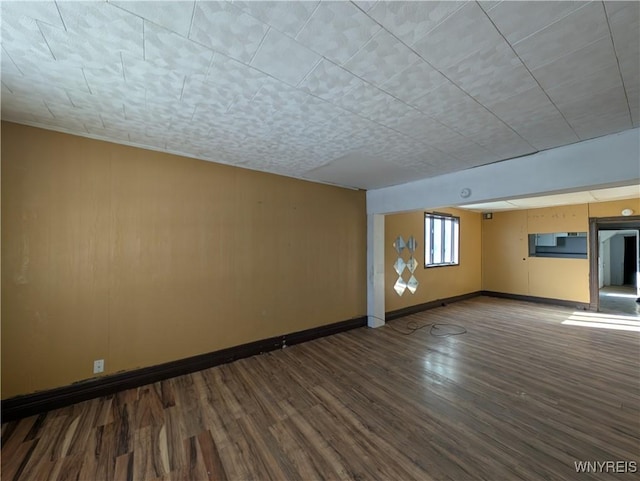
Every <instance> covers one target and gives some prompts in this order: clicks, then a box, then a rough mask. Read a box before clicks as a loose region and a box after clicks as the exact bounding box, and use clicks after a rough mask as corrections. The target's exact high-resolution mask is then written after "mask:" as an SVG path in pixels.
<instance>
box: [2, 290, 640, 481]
mask: <svg viewBox="0 0 640 481" xmlns="http://www.w3.org/2000/svg"><path fill="white" fill-rule="evenodd" d="M573 313H574V311H572V310H570V309H566V308H558V307H551V306H546V305H545V306H543V305H537V304H530V303H525V302H518V301H511V300H504V299H493V298H486V297H479V298H475V299H471V300H467V301H463V302H460V303H456V304H452V305H450V306H446V307H442V308H438V309H433V310H430V311H426V312H423V313H420V314H415V315H412V316H408V317H406V318H403V319H398V320H396V321H392V322H390V323H389V324H388V325H387V326H385V327H383V328H380V329H367V328H361V329H355V330H352V331H348V332H345V333H341V334H337V335H335V336H331V337H326V338H322V339H318V340H316V341H312V342H309V343H305V344H301V345H298V346H294V347H290V348H286V349H284V350H281V351H274V352H271V353H269V354H265V355H262V356H256V357H253V358H249V359H244V360H241V361H237V362H235V363H232V364H227V365H223V366H219V367H216V368H212V369H208V370H205V371H201V372H198V373H194V374H191V375H187V376H182V377H178V378H174V379H170V380H167V381H163V382H159V383H155V384H152V385H148V386H144V387H141V388H138V389H132V390H128V391H123V392H120V393H118V394H116V395H114V396H109V397H104V398H100V399H95V400H92V401H88V402H84V403H81V404H77V405H74V406H71V407H68V408H64V409H59V410H56V411H51V412H48V413H46V414H42V415H39V416H33V417H30V418H25V419H22V420H19V421H15V422H11V423H7V424H4V425H3V426H2V452H1V454H2V479H3V480H6V481H8V480H23V481H24V480H38V481H46V480H68V479H69V480H71V479H73V480H76V479H79V480H102V479H107V480H118V481H119V480H172V481H173V480H182V479H185V480H214V479H216V480H225V479H228V480H248V479H255V480H267V479H271V480H305V481H306V480H316V479H317V480H319V479H323V480H348V479H354V480H364V479H380V480H412V479H415V480H432V479H433V480H455V481H463V480H476V479H485V480H492V481H495V480H519V479H520V480H541V479H550V480H566V479H579V480H588V479H598V480H603V479H637V478H635V476H636V475H637V474H636V475H634V474H630V473H627V474H614V473H612V472H611V470H609V472H608V473H596V474H594V473H591V474H587V473H576V468H575V464H574V462H576V461H633V462H636V463H639V464H640V378H639V376H640V334H639V333H638V332H633V331H623V330H612V329H601V328H594V327H584V326H575V325H567V324H562V322H563V321H566V320H568V319H569V318H570V317H571V316H572V314H573ZM578 314H580V313H578ZM589 316H597V314H596V313H586V316H581V315H578V316H577V317H576V316H574V318H582V317H586V318H587V319H589V318H590V317H589ZM594 319H596V318H594ZM408 321H414V322H417V323H421V324H425V323H454V324H457V325H460V326H463V327H465V328H466V329H467V333H466V334H463V335H460V336H452V337H436V336H434V335H430V333H429V329H421V330H418V331H416V332H415V333H414V334H412V335H403V334H401V333H399V332H397V330H403V329H404V327H405V326H406V324H407V322H408ZM604 321H607V322H604ZM604 321H603V322H601V323H600V324H607V323H609V324H611V325H614V326H615V324H616V323H620V324H624V323H625V322H626V321H625V319H619V318H610V319H605V320H604ZM586 323H587V324H588V323H589V322H586ZM629 323H630V324H629ZM600 324H598V325H600ZM594 325H595V324H594ZM624 325H627V326H632V327H633V326H634V324H633V321H631V320H629V321H628V323H627V324H624ZM444 333H446V330H445V329H444V328H441V329H435V330H434V331H433V334H444ZM625 466H626V469H627V470H632V468H633V465H632V464H627V465H625Z"/></svg>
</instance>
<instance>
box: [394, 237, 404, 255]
mask: <svg viewBox="0 0 640 481" xmlns="http://www.w3.org/2000/svg"><path fill="white" fill-rule="evenodd" d="M405 246H406V244H405V243H404V239H403V238H402V236H401V235H399V236H398V237H396V240H395V241H394V243H393V248H394V249H395V250H396V252H397V253H398V254H400V253H401V252H402V251H403V250H404V248H405Z"/></svg>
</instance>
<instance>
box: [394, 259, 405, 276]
mask: <svg viewBox="0 0 640 481" xmlns="http://www.w3.org/2000/svg"><path fill="white" fill-rule="evenodd" d="M406 266H407V264H406V263H405V262H404V259H403V258H402V257H398V260H397V261H396V263H395V264H393V268H394V269H395V271H396V274H398V275H399V276H401V275H402V273H403V272H404V268H405V267H406Z"/></svg>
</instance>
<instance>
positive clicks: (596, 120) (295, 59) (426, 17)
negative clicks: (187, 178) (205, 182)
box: [1, 1, 640, 189]
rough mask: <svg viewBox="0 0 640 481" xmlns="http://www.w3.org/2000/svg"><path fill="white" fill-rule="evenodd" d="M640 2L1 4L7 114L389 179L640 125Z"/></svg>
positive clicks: (236, 161)
mask: <svg viewBox="0 0 640 481" xmlns="http://www.w3.org/2000/svg"><path fill="white" fill-rule="evenodd" d="M639 17H640V3H638V2H635V1H634V2H605V3H602V2H588V3H585V2H466V3H465V2H383V1H378V2H375V1H355V2H317V1H313V2H240V1H236V2H232V3H231V2H211V1H196V2H193V1H190V2H187V1H184V2H164V1H162V2H129V1H109V2H104V1H97V2H67V1H58V2H53V1H48V2H25V1H21V2H10V1H2V74H1V78H2V118H3V119H5V120H11V121H14V122H19V123H25V124H30V125H37V126H42V127H44V128H49V129H56V130H62V131H67V132H71V133H75V134H79V135H85V136H90V137H95V138H101V139H106V140H111V141H113V142H119V143H126V144H133V145H139V146H143V147H147V148H151V149H156V150H164V151H169V152H175V153H180V154H183V155H187V156H191V157H197V158H201V159H206V160H212V161H215V162H221V163H226V164H232V165H238V166H242V167H246V168H250V169H256V170H263V171H268V172H274V173H279V174H284V175H288V176H293V177H300V178H307V179H311V180H316V181H321V182H329V183H335V184H339V185H345V186H353V187H360V188H367V189H371V188H377V187H382V186H387V185H393V184H398V183H403V182H406V181H410V180H415V179H420V178H425V177H432V176H435V175H439V174H444V173H448V172H454V171H458V170H463V169H467V168H470V167H474V166H478V165H482V164H486V163H490V162H496V161H499V160H504V159H509V158H513V157H518V156H522V155H526V154H530V153H533V152H536V151H539V150H544V149H549V148H553V147H557V146H561V145H566V144H571V143H574V142H578V141H580V140H585V139H589V138H593V137H598V136H601V135H606V134H610V133H613V132H619V131H623V130H626V129H630V128H632V127H634V126H638V125H639V124H640V93H639V90H640V73H639V71H640V68H639V59H640V23H639Z"/></svg>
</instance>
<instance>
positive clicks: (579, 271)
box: [482, 199, 640, 303]
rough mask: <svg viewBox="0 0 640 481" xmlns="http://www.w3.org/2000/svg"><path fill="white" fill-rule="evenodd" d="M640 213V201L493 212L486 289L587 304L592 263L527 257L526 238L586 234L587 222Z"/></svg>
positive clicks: (488, 224) (486, 246)
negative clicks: (627, 211) (627, 212)
mask: <svg viewBox="0 0 640 481" xmlns="http://www.w3.org/2000/svg"><path fill="white" fill-rule="evenodd" d="M623 208H631V209H633V210H634V211H636V212H640V199H630V200H623V201H613V202H599V203H592V204H578V205H569V206H561V207H548V208H543V209H529V210H519V211H507V212H495V213H494V214H493V219H491V220H483V221H482V289H483V290H487V291H496V292H505V293H510V294H521V295H529V296H536V297H547V298H552V299H562V300H569V301H575V302H584V303H588V302H589V260H588V259H551V258H543V257H528V250H529V247H528V234H536V233H538V234H542V233H550V232H588V230H589V217H609V216H612V217H615V216H620V212H621V210H622V209H623Z"/></svg>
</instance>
